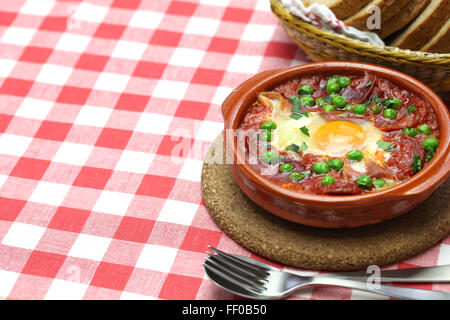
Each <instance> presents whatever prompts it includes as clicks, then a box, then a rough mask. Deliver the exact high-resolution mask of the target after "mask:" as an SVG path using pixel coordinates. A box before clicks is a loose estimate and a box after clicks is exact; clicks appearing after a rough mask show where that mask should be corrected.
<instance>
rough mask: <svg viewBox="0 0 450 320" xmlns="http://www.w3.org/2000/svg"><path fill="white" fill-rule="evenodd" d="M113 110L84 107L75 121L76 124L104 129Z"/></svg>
mask: <svg viewBox="0 0 450 320" xmlns="http://www.w3.org/2000/svg"><path fill="white" fill-rule="evenodd" d="M112 111H113V109H111V108H103V107H94V106H83V107H82V108H81V110H80V112H79V113H78V116H77V118H76V119H75V122H74V123H75V124H78V125H83V126H92V127H99V128H103V127H104V126H105V125H106V123H107V122H108V119H109V117H110V116H111V113H112Z"/></svg>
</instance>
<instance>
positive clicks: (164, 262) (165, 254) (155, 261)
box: [136, 244, 177, 273]
mask: <svg viewBox="0 0 450 320" xmlns="http://www.w3.org/2000/svg"><path fill="white" fill-rule="evenodd" d="M176 255H177V249H175V248H170V247H163V246H157V245H151V244H146V245H145V246H144V249H143V250H142V252H141V255H140V256H139V259H138V261H137V263H136V267H137V268H143V269H149V270H153V271H160V272H165V273H169V272H170V269H171V268H172V265H173V262H174V260H175V257H176Z"/></svg>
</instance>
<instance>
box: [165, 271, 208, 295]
mask: <svg viewBox="0 0 450 320" xmlns="http://www.w3.org/2000/svg"><path fill="white" fill-rule="evenodd" d="M201 283H202V279H200V278H195V277H189V276H182V275H177V274H169V275H168V276H167V278H166V281H164V284H163V286H162V288H161V292H160V293H159V298H161V299H177V300H192V299H195V297H196V296H197V292H198V289H199V288H200V285H201Z"/></svg>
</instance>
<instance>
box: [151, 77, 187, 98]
mask: <svg viewBox="0 0 450 320" xmlns="http://www.w3.org/2000/svg"><path fill="white" fill-rule="evenodd" d="M188 86H189V84H188V83H186V82H181V81H171V80H159V81H158V83H157V84H156V87H155V90H153V94H152V96H153V97H155V98H166V99H176V100H183V97H184V94H185V93H186V90H187V88H188Z"/></svg>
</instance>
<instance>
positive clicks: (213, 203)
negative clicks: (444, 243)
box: [202, 134, 450, 271]
mask: <svg viewBox="0 0 450 320" xmlns="http://www.w3.org/2000/svg"><path fill="white" fill-rule="evenodd" d="M222 151H223V136H222V134H221V135H219V136H218V137H217V138H216V140H215V141H214V142H213V144H212V145H211V147H210V149H209V151H208V153H207V155H206V158H205V162H204V164H203V169H202V193H203V199H204V201H205V204H206V207H207V208H208V210H209V213H210V215H211V217H212V218H213V219H214V221H215V222H216V224H217V225H218V226H219V228H220V229H222V230H223V232H225V233H226V234H227V235H228V236H230V237H231V238H232V239H233V240H234V241H236V242H237V243H239V244H240V245H242V246H244V247H245V248H247V249H248V250H250V251H252V252H254V253H256V254H258V255H260V256H263V257H265V258H268V259H270V260H273V261H275V262H278V263H281V264H284V265H288V266H293V267H298V268H302V269H308V270H329V271H344V270H345V271H350V270H359V269H365V268H366V267H367V266H369V265H378V266H383V265H387V264H390V263H394V262H398V261H402V260H404V259H406V258H408V257H411V256H413V255H415V254H417V253H419V252H421V251H423V250H424V249H426V248H429V247H430V246H432V245H434V244H436V243H437V242H438V241H439V240H441V239H442V238H444V237H445V236H446V235H447V234H449V233H450V206H449V203H450V202H449V200H450V179H449V180H447V181H446V182H445V183H444V184H443V185H442V186H441V187H440V188H439V189H438V190H436V191H435V192H434V193H433V194H432V195H431V197H430V198H428V199H427V200H426V201H425V202H423V203H422V204H421V205H419V206H418V207H416V208H415V209H414V210H412V211H410V212H407V213H405V214H403V215H401V216H399V217H397V218H395V219H392V220H389V221H385V222H382V223H379V224H375V225H371V226H364V227H358V228H350V229H322V228H315V227H309V226H305V225H300V224H296V223H293V222H290V221H287V220H284V219H281V218H279V217H277V216H275V215H273V214H271V213H269V212H267V211H266V210H264V209H262V208H261V207H259V206H258V205H256V204H255V203H254V202H253V201H252V200H250V199H249V198H247V196H246V195H245V194H244V193H243V192H242V191H241V190H240V188H239V187H238V185H237V184H236V183H235V182H234V179H233V176H232V174H231V171H230V169H229V165H227V164H217V163H224V162H219V161H217V160H219V159H218V157H220V160H224V159H222V156H223V154H224V152H222ZM214 162H215V163H214ZM381 210H382V209H381Z"/></svg>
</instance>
